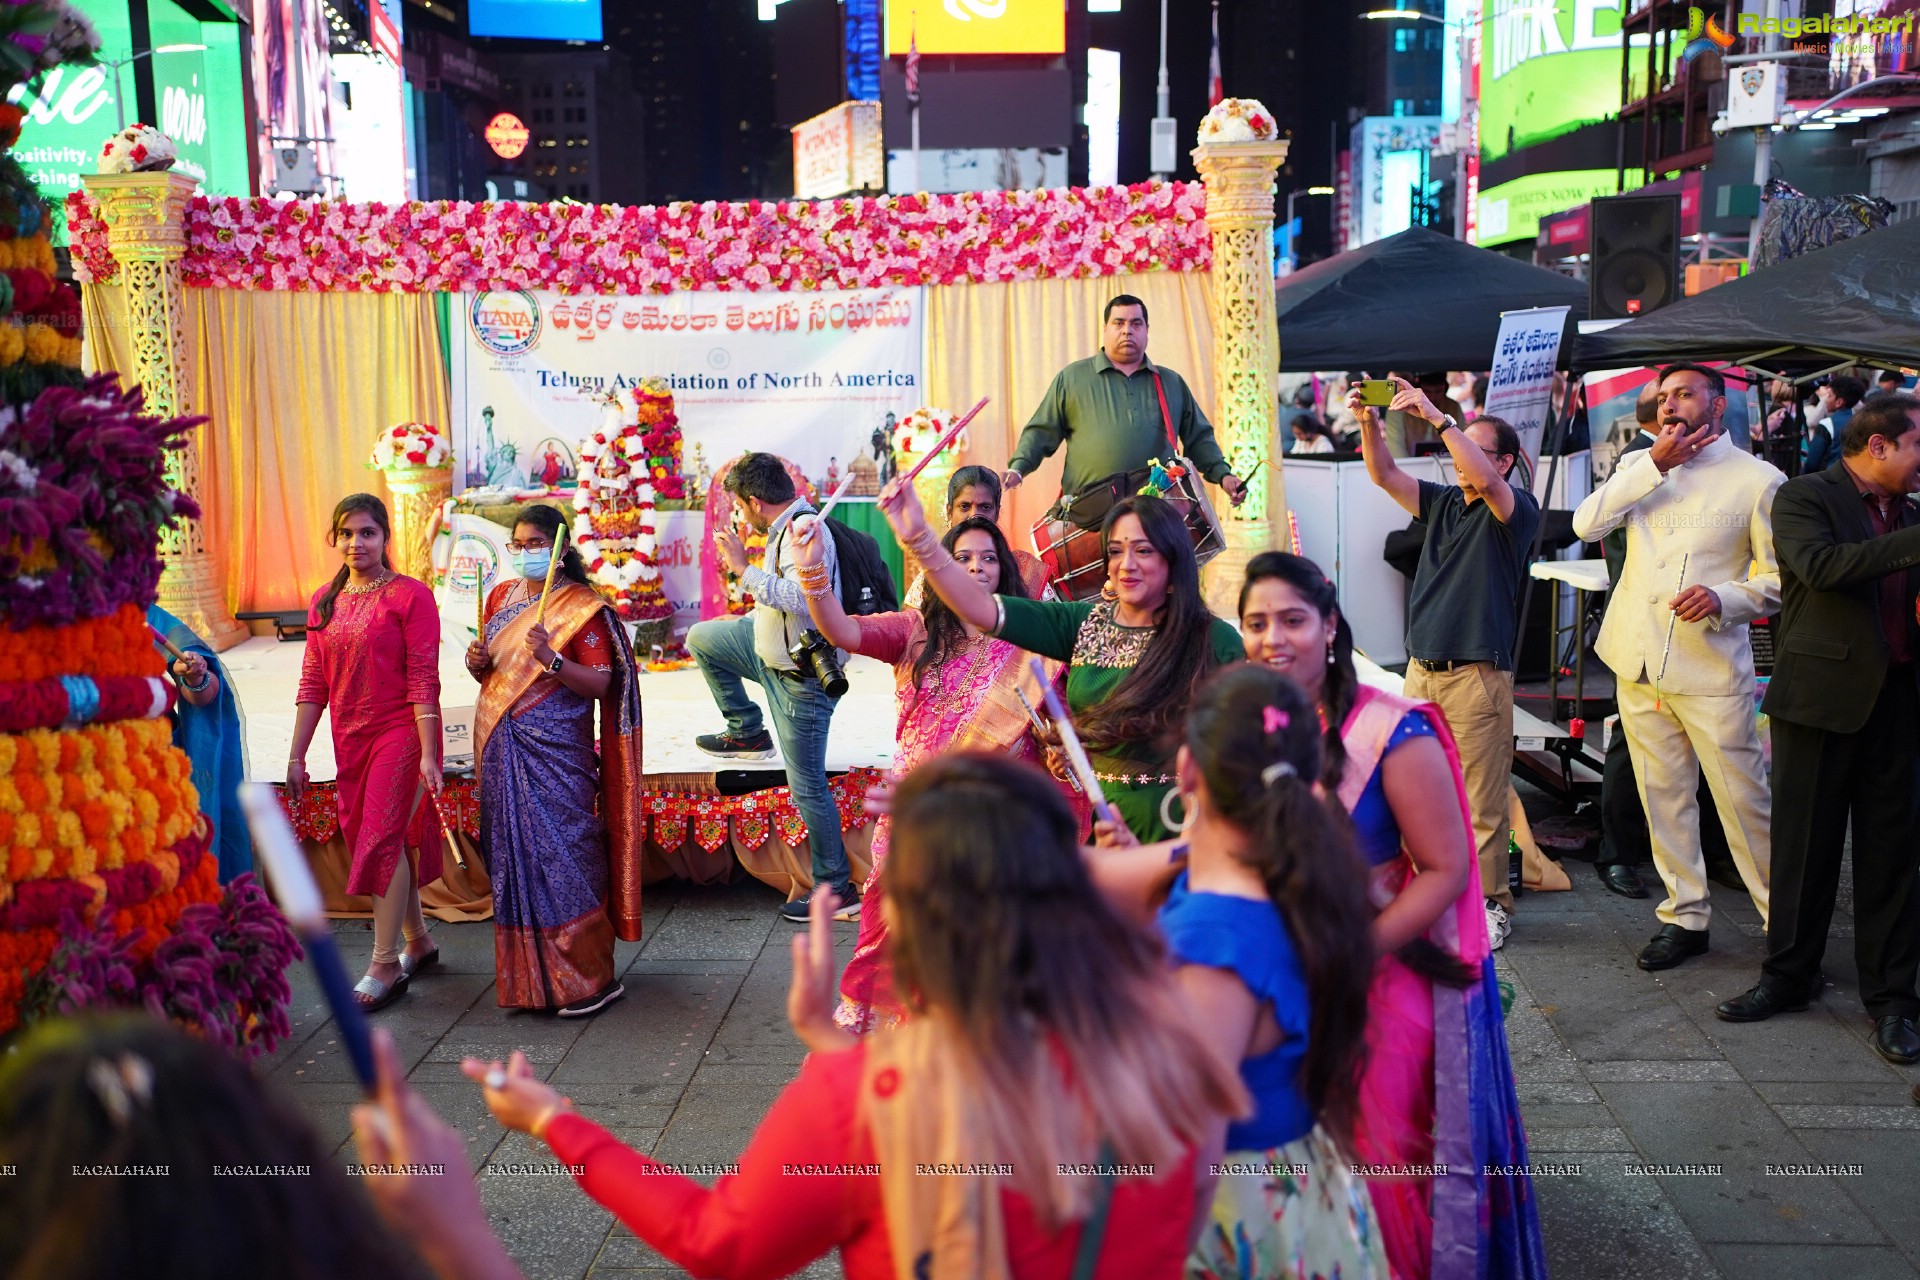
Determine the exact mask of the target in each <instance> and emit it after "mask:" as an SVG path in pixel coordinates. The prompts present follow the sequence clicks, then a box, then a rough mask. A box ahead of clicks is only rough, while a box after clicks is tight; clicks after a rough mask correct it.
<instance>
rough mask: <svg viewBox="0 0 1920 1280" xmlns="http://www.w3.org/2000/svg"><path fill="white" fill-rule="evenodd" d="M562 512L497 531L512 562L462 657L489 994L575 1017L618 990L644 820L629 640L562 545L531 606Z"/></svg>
mask: <svg viewBox="0 0 1920 1280" xmlns="http://www.w3.org/2000/svg"><path fill="white" fill-rule="evenodd" d="M561 523H562V517H561V514H560V512H559V511H558V510H557V509H556V508H554V507H550V506H545V505H535V506H531V507H528V508H526V509H525V510H523V511H522V512H521V513H520V515H519V517H518V519H517V520H516V521H515V523H514V527H513V541H512V542H510V543H508V544H507V547H508V550H510V551H512V552H513V553H514V555H515V557H516V560H517V562H518V568H519V570H520V573H519V576H517V577H515V578H513V579H511V580H509V581H507V582H504V583H501V584H500V585H498V586H496V587H495V588H494V589H493V590H492V592H491V593H490V594H489V595H488V598H487V606H486V612H485V617H486V621H485V623H484V626H485V632H486V634H485V635H484V636H483V637H481V638H480V639H477V640H475V641H474V643H473V645H472V646H471V647H470V648H469V649H468V651H467V670H468V671H470V672H472V673H473V675H474V677H475V678H476V679H478V680H480V682H481V689H480V703H479V706H478V708H477V709H476V711H475V714H474V746H475V753H474V754H475V759H476V761H477V762H478V765H479V773H480V840H481V850H482V851H483V852H484V853H485V854H486V858H487V874H488V875H489V876H490V877H491V878H492V880H493V919H494V961H495V979H494V981H495V987H496V992H497V996H498V999H499V1002H500V1004H501V1006H502V1007H503V1008H520V1009H548V1010H552V1011H554V1012H557V1013H558V1014H559V1015H560V1016H561V1017H581V1016H584V1015H587V1014H592V1013H598V1012H599V1011H600V1010H601V1009H604V1008H606V1007H607V1006H608V1005H609V1004H612V1003H613V1002H614V1001H615V1000H618V999H619V998H620V996H621V995H622V994H624V992H623V989H622V988H621V985H620V982H619V979H618V978H617V977H616V976H615V975H614V970H613V943H614V939H615V938H616V937H618V938H620V939H623V940H625V941H629V942H631V941H634V940H636V939H638V938H639V936H640V857H641V852H642V846H641V841H642V839H643V838H644V835H643V833H644V832H645V830H646V826H645V820H644V818H643V817H642V815H641V809H640V692H639V689H638V688H637V687H636V684H635V674H636V673H635V668H634V661H633V649H632V647H631V645H630V643H629V641H628V638H627V631H626V627H625V626H624V625H623V624H622V623H621V621H620V619H619V618H618V617H617V616H615V614H614V611H613V608H612V606H610V605H609V604H607V602H606V601H605V600H604V599H602V598H601V597H600V595H599V594H598V593H596V592H595V591H594V590H593V588H592V587H591V586H589V585H588V582H587V576H586V568H585V566H584V565H583V564H582V563H581V560H580V554H579V552H577V551H575V550H573V548H571V547H568V548H567V549H566V551H565V552H564V554H563V555H562V556H561V561H560V569H559V571H558V572H557V573H556V574H554V575H553V587H552V590H551V591H550V592H549V593H548V595H547V600H546V605H545V611H544V614H543V613H542V609H541V604H540V597H541V590H542V587H543V586H544V585H545V582H546V579H547V576H548V575H547V567H548V565H549V564H550V563H551V561H552V557H553V555H554V541H555V538H556V535H557V534H558V533H559V531H560V528H561ZM596 707H597V708H598V710H599V717H600V735H601V736H600V743H599V750H598V752H596V751H595V743H594V712H595V709H596Z"/></svg>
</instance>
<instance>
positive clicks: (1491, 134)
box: [1480, 0, 1625, 164]
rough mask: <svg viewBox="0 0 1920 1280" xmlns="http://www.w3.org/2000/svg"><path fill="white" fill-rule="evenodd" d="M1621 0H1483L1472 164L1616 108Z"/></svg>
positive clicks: (1563, 131) (1588, 121)
mask: <svg viewBox="0 0 1920 1280" xmlns="http://www.w3.org/2000/svg"><path fill="white" fill-rule="evenodd" d="M1624 3H1625V0H1575V3H1573V4H1567V5H1558V6H1553V5H1543V4H1540V3H1539V2H1538V0H1487V4H1486V9H1485V17H1484V19H1483V26H1482V29H1481V41H1480V58H1481V62H1480V162H1481V163H1482V164H1486V163H1487V162H1488V161H1492V160H1498V159H1499V158H1500V157H1502V156H1504V155H1507V154H1508V153H1509V152H1513V151H1518V150H1521V149H1522V148H1525V147H1531V146H1537V145H1538V144H1540V143H1542V142H1549V141H1551V140H1553V139H1555V138H1558V137H1560V136H1562V135H1564V134H1568V133H1571V132H1573V131H1574V130H1575V129H1578V128H1580V127H1581V126H1582V125H1587V124H1594V123H1597V122H1599V121H1602V120H1606V119H1609V118H1611V117H1612V116H1614V115H1615V114H1617V113H1618V112H1619V110H1620V11H1621V8H1622V7H1623V5H1624Z"/></svg>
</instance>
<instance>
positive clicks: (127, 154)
mask: <svg viewBox="0 0 1920 1280" xmlns="http://www.w3.org/2000/svg"><path fill="white" fill-rule="evenodd" d="M178 158H179V153H178V152H177V151H176V150H175V149H174V145H173V139H171V138H169V137H167V135H166V134H164V133H162V132H160V131H159V130H158V129H156V128H154V127H153V126H152V125H150V124H130V125H128V126H127V127H126V128H124V129H122V130H121V131H120V132H118V133H116V134H114V135H113V136H112V137H111V138H108V139H107V141H106V145H104V146H102V147H101V148H100V172H101V173H158V172H160V171H161V170H163V169H171V168H173V162H174V161H175V160H176V159H178Z"/></svg>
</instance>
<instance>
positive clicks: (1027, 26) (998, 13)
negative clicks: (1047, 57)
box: [887, 0, 1067, 57]
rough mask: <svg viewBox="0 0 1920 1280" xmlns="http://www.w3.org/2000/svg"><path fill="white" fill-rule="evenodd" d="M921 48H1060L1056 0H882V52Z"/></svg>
mask: <svg viewBox="0 0 1920 1280" xmlns="http://www.w3.org/2000/svg"><path fill="white" fill-rule="evenodd" d="M909 42H911V43H912V44H913V45H914V47H915V48H917V49H918V50H919V51H920V52H921V53H937V54H948V53H1065V52H1066V49H1067V7H1066V5H1064V4H1062V3H1061V2H1060V0H887V56H889V57H903V56H905V54H906V52H907V45H908V43H909Z"/></svg>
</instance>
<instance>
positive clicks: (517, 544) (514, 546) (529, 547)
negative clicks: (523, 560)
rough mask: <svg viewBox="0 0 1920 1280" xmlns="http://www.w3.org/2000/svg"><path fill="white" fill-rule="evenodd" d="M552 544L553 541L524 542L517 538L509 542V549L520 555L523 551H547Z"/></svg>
mask: <svg viewBox="0 0 1920 1280" xmlns="http://www.w3.org/2000/svg"><path fill="white" fill-rule="evenodd" d="M552 545H553V544H552V543H551V542H522V541H520V540H519V539H518V538H516V539H514V540H513V541H512V542H509V543H508V544H507V550H509V551H511V552H513V554H515V555H519V554H520V553H521V552H522V551H545V550H546V549H547V548H549V547H551V546H552Z"/></svg>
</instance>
